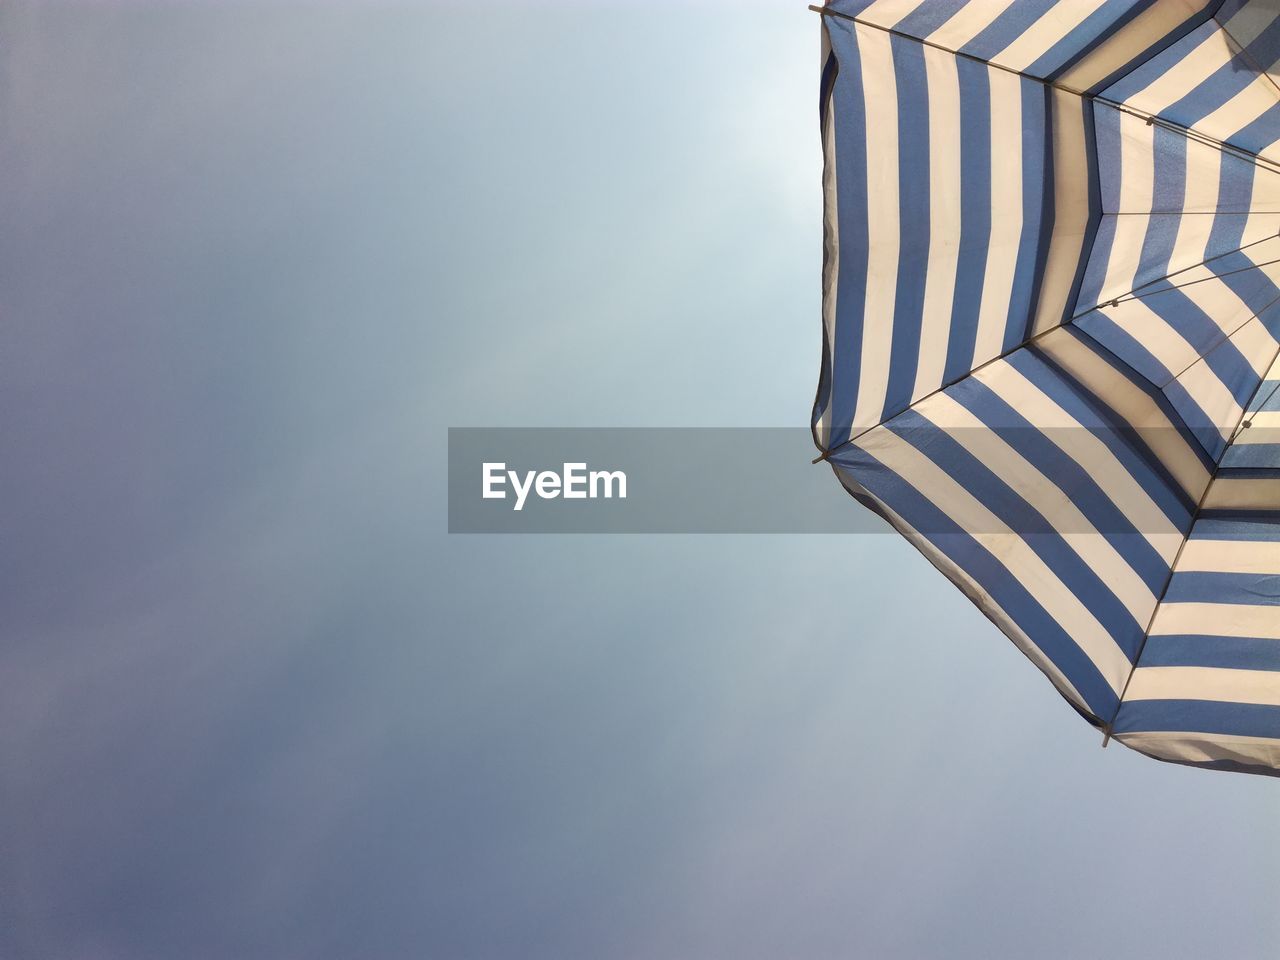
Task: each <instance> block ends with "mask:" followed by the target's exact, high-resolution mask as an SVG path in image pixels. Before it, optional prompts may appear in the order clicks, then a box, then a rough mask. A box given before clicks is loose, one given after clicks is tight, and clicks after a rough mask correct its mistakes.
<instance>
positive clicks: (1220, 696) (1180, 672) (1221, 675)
mask: <svg viewBox="0 0 1280 960" xmlns="http://www.w3.org/2000/svg"><path fill="white" fill-rule="evenodd" d="M1124 700H1125V703H1130V702H1132V701H1135V700H1211V701H1218V702H1221V703H1254V704H1263V705H1266V706H1280V673H1274V672H1272V671H1270V670H1231V669H1227V668H1225V667H1140V668H1138V669H1137V670H1135V671H1134V672H1133V680H1132V681H1131V682H1130V684H1129V689H1128V690H1127V691H1126V692H1125V695H1124Z"/></svg>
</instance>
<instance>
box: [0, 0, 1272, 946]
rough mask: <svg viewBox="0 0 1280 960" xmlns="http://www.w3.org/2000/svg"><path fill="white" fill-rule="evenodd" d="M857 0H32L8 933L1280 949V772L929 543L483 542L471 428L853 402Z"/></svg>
mask: <svg viewBox="0 0 1280 960" xmlns="http://www.w3.org/2000/svg"><path fill="white" fill-rule="evenodd" d="M818 29H819V28H818V22H817V18H816V17H815V16H814V15H813V14H811V13H808V12H807V11H806V10H805V9H804V4H803V2H800V0H797V2H794V3H781V2H774V3H764V2H758V3H750V2H739V3H728V2H723V3H713V2H688V3H676V2H656V3H655V2H650V3H644V4H641V3H638V2H637V3H633V4H622V3H606V2H603V0H599V2H588V0H578V2H573V3H569V2H563V3H552V2H545V3H534V2H531V0H527V2H524V3H519V4H509V3H501V2H499V3H485V4H474V5H464V4H461V3H459V4H452V5H448V6H440V5H433V4H411V3H399V4H393V3H379V2H340V0H329V2H300V0H293V2H287V3H286V2H276V3H250V2H247V0H237V2H229V3H214V2H212V0H209V2H190V0H188V2H181V3H162V2H160V0H152V2H125V0H116V2H105V0H103V2H94V3H82V4H68V3H62V2H42V3H35V2H16V3H14V2H11V3H9V4H6V5H5V6H4V7H3V10H2V12H0V244H2V245H3V246H2V249H0V330H3V334H2V341H0V391H2V395H0V403H2V405H3V414H0V493H2V494H3V503H4V504H5V507H4V509H3V511H0V521H2V523H3V526H2V527H0V560H2V562H3V570H2V571H0V572H2V574H3V588H2V590H3V593H2V594H0V596H2V597H3V607H2V608H0V957H3V958H4V960H153V958H154V960H172V958H183V960H291V958H297V960H330V958H332V960H384V958H385V960H393V958H394V960H399V958H406V960H410V958H428V960H470V958H476V960H506V958H511V960H537V958H548V960H552V958H554V960H578V958H582V960H720V958H724V960H754V958H761V960H784V958H785V960H833V958H872V960H881V958H885V960H892V958H907V960H931V958H967V957H973V958H990V957H1018V958H1022V957H1036V958H1080V957H1106V958H1109V960H1116V958H1145V957H1161V958H1166V957H1173V958H1181V957H1186V958H1200V957H1205V956H1214V957H1220V958H1262V957H1273V956H1274V955H1275V953H1276V950H1277V948H1278V946H1280V910H1277V904H1278V903H1280V823H1278V814H1280V804H1278V803H1277V794H1276V789H1277V784H1276V783H1275V782H1274V781H1271V780H1267V779H1263V778H1252V777H1246V776H1237V775H1227V774H1221V773H1206V772H1202V771H1196V770H1189V769H1184V768H1178V767H1173V766H1167V765H1163V764H1159V763H1156V762H1154V761H1151V760H1147V759H1145V758H1143V757H1140V756H1138V755H1137V754H1134V753H1130V752H1128V751H1126V750H1124V749H1123V748H1119V747H1113V748H1109V749H1107V750H1106V751H1102V750H1100V749H1099V738H1098V736H1097V735H1096V734H1095V733H1093V732H1092V731H1091V730H1089V729H1088V728H1087V727H1086V726H1085V725H1084V724H1083V723H1082V722H1081V721H1080V720H1079V719H1078V718H1077V717H1076V716H1075V715H1074V714H1073V713H1072V711H1071V710H1070V709H1069V708H1068V707H1067V706H1066V704H1065V703H1064V702H1063V701H1062V700H1061V699H1060V698H1059V697H1058V696H1057V695H1056V694H1055V693H1054V692H1053V690H1052V688H1051V687H1050V686H1049V684H1048V683H1047V681H1045V680H1044V679H1043V678H1042V677H1041V676H1040V675H1039V674H1038V673H1037V672H1036V671H1035V669H1034V668H1033V667H1031V666H1030V665H1029V664H1028V663H1027V662H1026V661H1025V660H1023V658H1022V657H1021V655H1019V654H1018V653H1017V652H1016V651H1015V650H1014V648H1013V646H1012V645H1011V644H1010V643H1009V642H1008V641H1006V640H1005V639H1004V638H1003V637H1001V636H1000V635H999V634H998V632H997V631H996V630H995V628H994V627H992V626H991V625H990V624H988V623H987V621H986V620H984V619H983V618H982V616H981V615H980V614H978V612H977V611H976V610H975V609H973V608H972V607H971V606H970V604H969V603H968V601H966V600H965V599H964V598H963V597H962V596H961V595H960V594H959V593H958V592H957V591H956V590H954V589H953V588H952V587H951V586H950V585H949V584H948V583H946V582H945V581H944V580H943V579H942V578H941V577H940V576H939V575H938V574H937V573H936V572H935V571H934V570H933V569H932V568H931V567H930V566H929V565H928V563H926V562H925V561H924V560H923V559H922V558H921V557H919V556H918V555H916V553H915V552H914V551H913V550H912V549H911V548H910V547H909V546H908V545H907V544H905V543H903V542H900V541H898V540H897V539H895V538H891V537H886V536H861V537H800V536H796V537H782V536H775V537H767V536H760V537H703V538H699V537H658V536H654V537H643V536H638V537H578V538H574V537H525V538H517V537H512V538H503V537H487V538H486V537H474V538H468V537H456V536H455V537H450V536H449V535H447V534H446V533H445V503H444V491H443V484H444V479H445V463H444V455H445V437H446V433H445V431H446V428H447V427H448V426H450V425H454V426H460V425H678V424H690V425H692V424H705V425H716V426H721V425H738V424H741V425H753V426H754V425H765V426H780V425H788V424H804V423H806V422H807V417H808V411H809V405H810V403H811V400H812V396H813V388H814V377H815V376H816V374H817V367H818V353H819V315H818V286H819V269H820V257H821V251H820V240H821V228H820V220H819V212H820V195H819V192H820V183H819V157H818V140H817V134H816V103H817V73H818ZM734 468H735V469H740V468H741V467H740V465H735V467H734ZM814 469H815V470H819V469H824V468H820V467H815V468H814ZM828 492H829V495H830V496H831V497H837V498H838V497H844V496H845V495H844V494H843V493H842V492H841V491H840V489H839V487H838V485H837V484H836V483H835V481H834V480H832V481H831V483H830V485H829V491H828ZM849 509H850V510H855V509H859V508H858V507H857V506H856V505H855V504H854V503H853V502H852V501H850V502H849Z"/></svg>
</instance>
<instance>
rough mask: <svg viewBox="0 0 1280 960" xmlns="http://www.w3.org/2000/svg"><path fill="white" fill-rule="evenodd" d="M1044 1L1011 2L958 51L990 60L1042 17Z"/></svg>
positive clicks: (1018, 0) (1023, 0) (1016, 0)
mask: <svg viewBox="0 0 1280 960" xmlns="http://www.w3.org/2000/svg"><path fill="white" fill-rule="evenodd" d="M1044 12H1045V4H1044V0H1013V3H1011V4H1009V6H1008V7H1006V8H1005V10H1004V12H1003V13H1001V14H1000V16H998V17H996V18H995V19H994V20H993V21H991V23H990V24H988V25H987V26H986V28H985V29H983V30H982V31H981V32H980V33H979V34H978V35H977V36H976V37H974V38H973V39H972V40H970V41H969V42H968V43H966V44H965V45H964V46H963V47H961V48H960V49H961V50H962V51H963V52H964V53H967V54H969V56H972V57H977V58H978V59H980V60H991V59H992V58H994V57H995V55H996V54H998V53H999V52H1000V51H1001V50H1003V49H1004V48H1005V47H1007V46H1009V44H1011V43H1013V42H1014V41H1015V40H1017V39H1018V38H1019V37H1020V36H1022V35H1023V34H1024V33H1026V32H1027V30H1028V29H1029V28H1030V27H1031V25H1032V24H1034V23H1035V22H1036V21H1037V20H1039V19H1040V17H1041V16H1043V15H1044Z"/></svg>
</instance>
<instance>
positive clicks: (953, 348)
mask: <svg viewBox="0 0 1280 960" xmlns="http://www.w3.org/2000/svg"><path fill="white" fill-rule="evenodd" d="M956 69H957V72H958V74H959V78H960V112H961V116H963V117H964V118H965V122H964V125H963V127H962V129H961V131H960V182H961V184H962V188H961V196H960V218H961V226H960V255H959V260H958V265H957V271H956V288H955V295H954V298H953V300H952V304H951V332H950V338H949V340H948V342H947V359H946V363H945V366H944V374H943V380H944V382H949V381H952V380H955V379H957V378H958V377H962V376H964V375H965V374H966V373H968V372H969V370H970V369H971V368H972V365H973V347H974V343H975V341H976V340H977V336H978V315H979V311H980V308H981V305H982V286H983V282H984V279H985V272H986V265H987V252H988V249H989V246H990V241H991V96H990V81H989V78H988V75H987V73H988V71H987V68H986V67H985V66H982V65H981V64H976V63H973V62H972V61H969V60H957V61H956Z"/></svg>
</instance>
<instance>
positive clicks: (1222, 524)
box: [1191, 517, 1280, 543]
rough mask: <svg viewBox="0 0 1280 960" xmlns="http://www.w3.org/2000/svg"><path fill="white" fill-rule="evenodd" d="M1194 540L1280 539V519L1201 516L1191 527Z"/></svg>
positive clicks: (1252, 540)
mask: <svg viewBox="0 0 1280 960" xmlns="http://www.w3.org/2000/svg"><path fill="white" fill-rule="evenodd" d="M1191 539H1192V540H1248V541H1250V542H1253V543H1257V542H1259V541H1278V540H1280V519H1276V520H1257V519H1246V518H1243V517H1218V518H1213V519H1204V518H1201V519H1199V520H1197V521H1196V525H1195V526H1194V527H1193V528H1192V529H1191Z"/></svg>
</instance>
